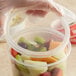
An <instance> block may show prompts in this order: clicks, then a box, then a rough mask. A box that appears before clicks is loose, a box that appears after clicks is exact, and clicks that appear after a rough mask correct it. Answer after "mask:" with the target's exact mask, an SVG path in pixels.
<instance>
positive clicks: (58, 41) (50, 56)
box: [7, 27, 71, 76]
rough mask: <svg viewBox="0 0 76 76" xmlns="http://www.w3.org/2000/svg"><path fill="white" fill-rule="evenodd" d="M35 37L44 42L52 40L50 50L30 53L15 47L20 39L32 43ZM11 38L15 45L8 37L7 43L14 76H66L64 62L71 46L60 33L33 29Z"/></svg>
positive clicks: (51, 30) (46, 29) (47, 29)
mask: <svg viewBox="0 0 76 76" xmlns="http://www.w3.org/2000/svg"><path fill="white" fill-rule="evenodd" d="M36 36H39V37H43V38H44V39H45V40H46V41H49V40H52V41H51V43H52V45H51V49H50V50H49V51H43V52H40V51H31V50H28V49H24V48H22V47H20V46H18V45H17V42H18V40H19V38H20V37H24V38H25V39H27V40H28V41H33V39H34V37H36ZM12 37H13V39H14V42H15V43H13V41H12V40H11V38H10V37H8V38H7V41H8V43H9V44H10V47H9V51H10V56H11V59H12V63H13V65H14V68H15V69H16V70H14V76H17V75H18V76H53V75H59V76H66V70H67V67H66V64H67V63H66V61H67V58H68V56H69V54H70V51H71V44H70V43H69V39H68V40H67V38H66V39H65V38H64V37H65V36H64V35H63V34H62V33H60V32H58V31H56V30H54V29H49V28H40V27H33V28H31V29H29V30H23V31H20V32H18V33H15V35H14V36H12ZM64 39H65V40H67V41H65V40H64ZM55 47H56V48H55ZM12 50H13V51H12ZM15 51H16V52H15ZM14 55H17V56H14ZM19 56H20V57H21V58H20V57H19ZM21 59H22V60H21Z"/></svg>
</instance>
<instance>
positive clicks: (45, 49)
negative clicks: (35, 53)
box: [39, 47, 47, 52]
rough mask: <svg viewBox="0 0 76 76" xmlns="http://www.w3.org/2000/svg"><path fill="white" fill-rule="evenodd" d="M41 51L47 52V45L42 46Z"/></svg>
mask: <svg viewBox="0 0 76 76" xmlns="http://www.w3.org/2000/svg"><path fill="white" fill-rule="evenodd" d="M39 51H40V52H45V51H47V48H46V47H41V48H40V50H39Z"/></svg>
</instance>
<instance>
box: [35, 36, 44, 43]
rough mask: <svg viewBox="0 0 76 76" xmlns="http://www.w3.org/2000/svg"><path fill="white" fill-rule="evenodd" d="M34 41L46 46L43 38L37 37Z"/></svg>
mask: <svg viewBox="0 0 76 76" xmlns="http://www.w3.org/2000/svg"><path fill="white" fill-rule="evenodd" d="M34 41H35V42H37V43H38V44H44V43H45V39H44V38H42V37H39V36H37V37H35V39H34Z"/></svg>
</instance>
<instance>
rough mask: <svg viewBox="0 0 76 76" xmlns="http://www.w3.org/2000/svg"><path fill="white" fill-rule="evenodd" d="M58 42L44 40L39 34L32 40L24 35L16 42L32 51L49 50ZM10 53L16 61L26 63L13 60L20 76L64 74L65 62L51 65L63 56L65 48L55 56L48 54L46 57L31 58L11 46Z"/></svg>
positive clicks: (58, 43)
mask: <svg viewBox="0 0 76 76" xmlns="http://www.w3.org/2000/svg"><path fill="white" fill-rule="evenodd" d="M60 43H61V42H58V41H54V40H48V41H46V40H45V39H44V38H43V37H40V36H36V37H35V38H34V39H33V41H29V40H27V39H25V38H24V37H20V38H19V40H18V42H17V44H18V45H19V46H20V47H22V48H24V49H27V50H30V51H34V52H46V51H51V49H54V48H56V47H57V46H59V45H60ZM11 55H12V56H13V58H15V59H16V60H17V61H19V62H22V63H24V64H27V65H23V64H20V63H17V62H15V65H16V67H17V69H18V70H19V73H20V75H21V76H65V70H66V63H65V62H62V63H59V64H55V65H51V64H53V63H55V62H57V61H58V60H60V59H61V58H63V57H65V55H66V53H65V50H64V51H62V52H61V53H60V54H59V55H57V56H50V57H46V58H33V57H30V56H26V55H23V54H20V53H18V52H17V51H16V50H14V49H12V48H11ZM29 65H31V66H29ZM48 65H49V66H48Z"/></svg>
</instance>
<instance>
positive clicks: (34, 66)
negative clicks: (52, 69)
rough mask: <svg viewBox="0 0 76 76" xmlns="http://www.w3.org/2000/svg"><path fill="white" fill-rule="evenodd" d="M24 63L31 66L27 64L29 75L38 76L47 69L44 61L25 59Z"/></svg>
mask: <svg viewBox="0 0 76 76" xmlns="http://www.w3.org/2000/svg"><path fill="white" fill-rule="evenodd" d="M24 63H26V64H28V65H31V66H27V68H28V69H29V71H30V75H31V76H39V75H40V74H42V73H44V72H46V71H47V70H48V66H47V63H46V62H39V61H32V60H25V61H24Z"/></svg>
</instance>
